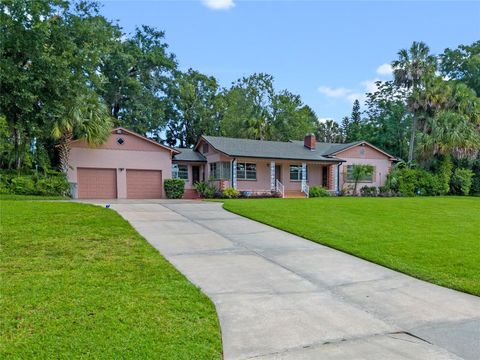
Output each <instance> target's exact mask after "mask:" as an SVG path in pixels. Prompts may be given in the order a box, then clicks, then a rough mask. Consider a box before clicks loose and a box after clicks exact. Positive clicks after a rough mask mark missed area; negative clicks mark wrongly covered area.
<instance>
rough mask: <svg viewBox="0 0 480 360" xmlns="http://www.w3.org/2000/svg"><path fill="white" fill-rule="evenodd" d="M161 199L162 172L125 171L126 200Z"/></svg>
mask: <svg viewBox="0 0 480 360" xmlns="http://www.w3.org/2000/svg"><path fill="white" fill-rule="evenodd" d="M161 197H162V171H159V170H132V169H127V199H159V198H161Z"/></svg>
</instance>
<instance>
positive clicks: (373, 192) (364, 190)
mask: <svg viewBox="0 0 480 360" xmlns="http://www.w3.org/2000/svg"><path fill="white" fill-rule="evenodd" d="M360 194H361V195H362V196H377V195H378V188H377V187H376V186H368V185H365V186H362V187H361V188H360Z"/></svg>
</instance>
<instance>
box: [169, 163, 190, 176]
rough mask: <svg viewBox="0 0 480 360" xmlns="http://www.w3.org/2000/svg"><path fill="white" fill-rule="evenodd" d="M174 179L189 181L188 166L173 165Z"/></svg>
mask: <svg viewBox="0 0 480 360" xmlns="http://www.w3.org/2000/svg"><path fill="white" fill-rule="evenodd" d="M172 178H174V179H183V180H188V165H178V164H173V165H172Z"/></svg>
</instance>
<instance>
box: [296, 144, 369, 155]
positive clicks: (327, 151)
mask: <svg viewBox="0 0 480 360" xmlns="http://www.w3.org/2000/svg"><path fill="white" fill-rule="evenodd" d="M292 142H294V143H298V144H299V145H302V146H303V141H302V140H292ZM362 142H363V141H354V142H351V143H344V144H342V143H327V142H317V143H316V146H315V150H317V151H318V152H319V153H321V154H322V155H324V156H330V155H335V154H336V153H338V152H340V151H343V150H346V149H349V148H351V147H354V146H356V145H359V144H361V143H362Z"/></svg>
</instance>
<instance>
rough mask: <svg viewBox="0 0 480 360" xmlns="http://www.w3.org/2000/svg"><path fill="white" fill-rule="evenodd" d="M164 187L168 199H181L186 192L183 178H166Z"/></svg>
mask: <svg viewBox="0 0 480 360" xmlns="http://www.w3.org/2000/svg"><path fill="white" fill-rule="evenodd" d="M164 187H165V194H166V195H167V198H168V199H181V198H182V196H183V193H184V192H185V181H183V180H182V179H165V181H164Z"/></svg>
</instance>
